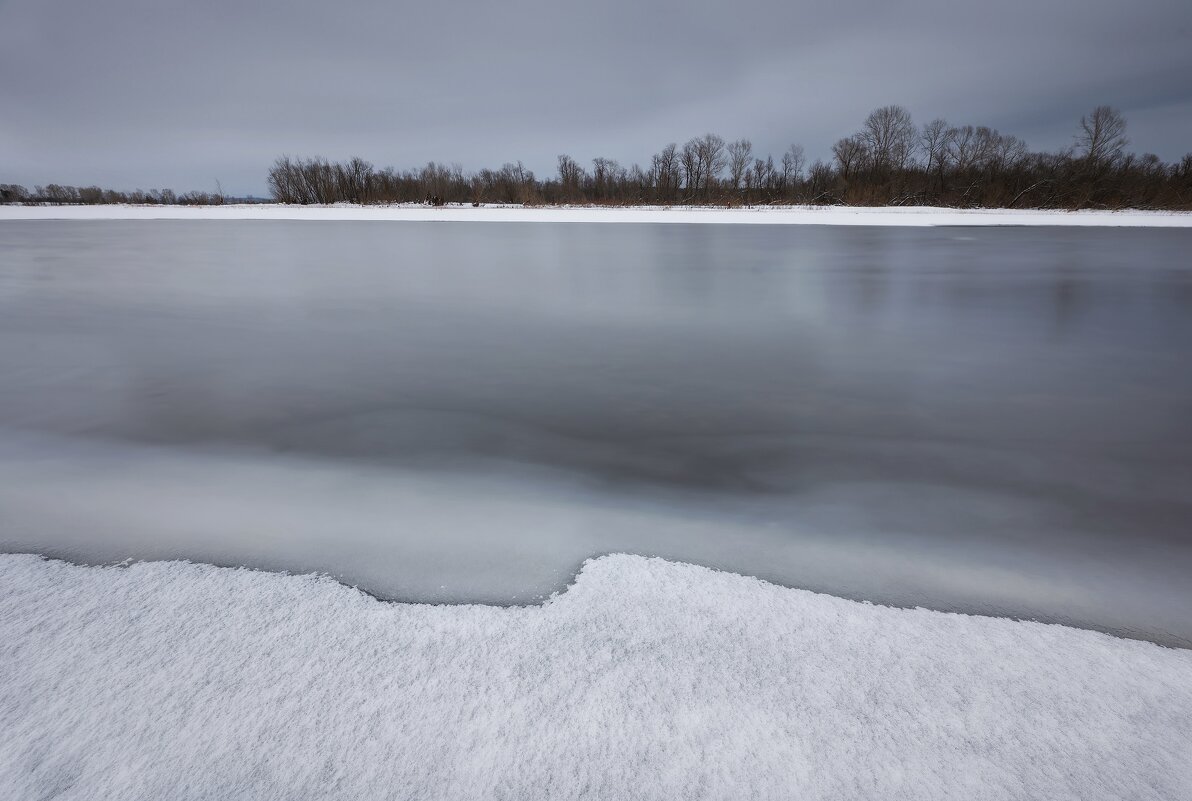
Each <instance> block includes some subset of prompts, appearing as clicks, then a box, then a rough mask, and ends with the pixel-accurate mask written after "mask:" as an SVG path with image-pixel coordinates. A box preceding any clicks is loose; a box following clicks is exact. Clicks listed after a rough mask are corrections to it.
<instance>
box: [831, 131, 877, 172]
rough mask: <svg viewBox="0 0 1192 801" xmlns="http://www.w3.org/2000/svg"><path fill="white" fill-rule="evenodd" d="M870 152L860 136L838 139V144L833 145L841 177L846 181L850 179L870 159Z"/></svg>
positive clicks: (833, 152) (833, 153) (854, 135)
mask: <svg viewBox="0 0 1192 801" xmlns="http://www.w3.org/2000/svg"><path fill="white" fill-rule="evenodd" d="M868 152H869V148H868V146H867V145H866V144H865V140H864V139H862V138H861V135H860V134H853V135H852V136H846V137H845V138H843V139H837V140H836V144H834V145H832V155H833V156H835V158H836V164H837V166H838V167H839V169H840V175H841V177H842V178H844V179H845V180H847V179H848V178H850V177H851V176H852V174H853V173H854V172H855V171H856V170H857V168H858V167H860V166H861V163H862V162H863V161H864V160H865V159H866V158H868Z"/></svg>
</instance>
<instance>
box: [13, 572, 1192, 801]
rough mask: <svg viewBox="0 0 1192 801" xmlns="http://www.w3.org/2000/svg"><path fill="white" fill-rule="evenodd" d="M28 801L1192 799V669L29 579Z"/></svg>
mask: <svg viewBox="0 0 1192 801" xmlns="http://www.w3.org/2000/svg"><path fill="white" fill-rule="evenodd" d="M0 797H4V798H13V799H16V798H48V797H54V798H58V799H115V798H119V799H161V798H171V799H240V798H244V799H250V798H251V799H308V798H309V799H316V798H317V799H374V798H375V799H380V798H395V799H463V798H494V799H539V798H541V799H548V798H549V799H568V798H585V797H590V798H601V799H619V798H634V799H640V798H645V799H650V798H658V799H674V798H741V799H747V798H757V799H789V798H800V799H867V798H873V799H892V798H915V799H945V798H950V799H954V798H965V799H1013V798H1024V799H1025V798H1047V799H1076V798H1081V799H1086V800H1087V799H1119V798H1134V799H1175V798H1189V797H1192V652H1189V651H1181V650H1175V649H1167V648H1161V647H1159V646H1156V645H1152V644H1149V643H1144V642H1137V641H1132V640H1120V639H1115V638H1113V637H1109V636H1107V635H1103V634H1098V633H1094V632H1088V631H1081V630H1076V629H1069V628H1065V627H1062V626H1055V625H1044V624H1039V623H1027V622H1015V621H1009V620H1001V619H994V618H979V617H969V616H964V615H957V614H945V613H940V612H932V611H926V610H906V609H893V608H888V607H881V606H873V605H869V604H863V603H857V602H853V601H847V600H843V599H839V598H833V597H830V596H824V595H817V594H814V593H810V592H806V591H801V590H792V589H786V588H782V587H778V586H775V585H771V584H767V583H765V582H762V581H759V580H757V579H752V578H747V577H743V576H738V575H733V574H728V573H721V572H716V571H713V570H708V569H706V568H700V567H695V566H692V565H686V564H677V563H672V562H666V561H663V560H660V559H650V558H644V557H638V556H628V555H612V556H605V557H601V558H599V559H595V560H592V561H589V562H588V563H586V564H585V566H584V568H583V570H582V571H581V573H580V575H579V576H578V578H577V579H576V582H575V584H574V585H573V587H572V588H571V589H570V590H569V591H567V592H566V593H563V594H561V595H558V596H556V597H554V598H552V599H551V600H550V601H548V602H547V603H546V604H545V605H543V606H541V607H521V608H498V607H486V606H429V605H417V604H395V603H385V602H380V601H377V600H375V599H373V598H371V597H369V596H367V595H365V594H363V593H361V592H358V591H356V590H353V589H351V588H348V587H344V586H342V585H340V584H337V583H336V582H334V581H332V580H331V579H328V578H319V577H314V576H286V575H279V574H272V573H263V572H255V571H250V570H244V569H240V570H233V569H226V568H216V567H211V566H206V565H198V564H190V563H184V562H147V563H136V564H133V565H131V566H128V567H99V568H96V567H80V566H76V565H71V564H67V563H63V562H57V561H49V560H45V559H42V558H40V557H36V556H31V555H3V556H0Z"/></svg>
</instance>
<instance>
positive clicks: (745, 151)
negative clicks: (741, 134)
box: [728, 139, 753, 190]
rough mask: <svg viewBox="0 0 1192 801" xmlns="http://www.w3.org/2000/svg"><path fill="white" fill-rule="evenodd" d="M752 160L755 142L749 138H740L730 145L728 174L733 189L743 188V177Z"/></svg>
mask: <svg viewBox="0 0 1192 801" xmlns="http://www.w3.org/2000/svg"><path fill="white" fill-rule="evenodd" d="M752 160H753V143H752V142H750V141H749V140H748V139H738V140H737V141H735V142H733V143H732V144H730V145H729V146H728V174H729V179H730V180H731V181H732V184H733V189H735V190H740V189H741V179H742V178H744V177H745V175H746V173H748V172H749V163H750V161H752Z"/></svg>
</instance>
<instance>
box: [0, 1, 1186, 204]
mask: <svg viewBox="0 0 1192 801" xmlns="http://www.w3.org/2000/svg"><path fill="white" fill-rule="evenodd" d="M1189 75H1192V6H1190V5H1189V4H1188V3H1187V2H1186V0H1143V2H1139V3H1135V4H1131V5H1127V4H1125V3H1121V2H1105V1H1104V0H1090V2H1084V3H1081V4H1079V6H1074V5H1073V4H1072V3H1071V2H1070V0H1037V1H1036V0H1007V1H1006V2H1001V3H996V4H965V3H957V2H954V0H909V1H907V0H900V1H899V2H880V1H879V0H854V1H853V2H846V3H838V4H831V5H829V4H814V5H813V4H792V3H784V2H778V0H743V1H742V2H737V3H733V4H727V3H719V4H712V3H706V2H680V1H679V0H661V1H660V2H652V3H641V2H634V1H632V0H608V2H605V3H602V4H592V3H587V4H574V3H568V2H559V1H558V0H554V1H548V0H509V2H503V3H499V4H498V3H477V2H470V1H469V0H457V2H454V3H433V2H421V3H409V2H401V3H381V2H362V1H361V0H349V1H347V2H340V3H327V2H314V1H313V0H289V1H288V2H281V0H261V2H254V3H243V2H231V1H230V0H208V2H203V3H194V2H177V1H176V0H109V1H108V2H104V3H95V2H87V1H86V0H0V109H3V113H2V115H0V181H17V182H22V183H27V184H33V183H46V182H50V181H58V182H63V183H76V184H82V183H100V184H103V185H108V186H113V187H117V188H134V187H143V188H150V187H159V186H170V187H173V188H175V189H179V190H185V189H191V188H197V189H208V190H209V189H212V188H214V182H215V180H216V179H217V178H218V179H220V180H221V181H222V182H223V185H224V188H225V189H227V190H229V191H232V192H236V193H246V192H255V193H258V194H261V193H263V192H264V173H265V170H266V169H267V167H268V164H269V163H270V162H271V161H272V160H273V158H274V157H275V156H276V155H278V154H280V153H282V152H289V153H295V154H305V155H313V154H321V155H325V156H328V157H331V158H341V157H346V156H348V155H352V154H359V155H362V156H364V157H365V158H368V159H370V160H372V161H374V162H376V163H378V164H380V165H389V164H392V165H393V166H397V167H402V168H404V167H412V166H417V165H419V164H422V163H425V162H426V161H428V160H430V159H435V160H446V161H459V162H461V163H463V164H464V166H465V167H468V168H477V167H480V166H485V165H493V166H497V165H499V164H500V163H501V162H504V161H510V160H517V159H522V160H523V161H525V162H526V164H527V165H528V166H530V167H531V168H532V169H534V170H536V171H538V172H540V173H548V172H552V171H553V169H554V159H555V156H556V155H557V154H558V153H560V152H569V153H571V154H572V155H574V156H575V157H577V158H579V159H580V160H581V161H586V160H588V159H590V158H592V157H593V156H596V155H604V156H608V157H612V158H616V159H619V160H621V161H622V162H624V163H631V162H633V161H640V162H644V161H647V160H648V159H649V156H650V154H651V153H653V152H654V151H656V150H657V149H658V148H659V147H661V146H662V145H664V144H665V143H666V142H669V141H676V140H677V141H680V142H682V141H683V140H685V139H686V138H688V137H690V136H693V135H696V134H700V133H703V132H705V131H708V130H714V131H717V132H719V133H721V134H722V135H723V136H725V137H729V138H735V137H738V136H748V137H750V138H752V139H753V141H754V144H755V148H756V149H758V150H761V151H762V152H765V151H772V152H774V153H775V154H777V153H780V152H781V151H782V150H784V149H785V147H786V146H787V145H788V144H789V143H790V142H801V143H802V144H804V146H805V147H806V148H807V151H808V153H809V154H810V155H811V156H812V157H816V156H821V157H826V156H827V155H828V149H829V147H830V145H831V142H832V141H834V140H835V139H836V138H837V137H839V136H842V135H844V134H847V133H849V132H851V131H852V130H855V129H856V128H857V127H858V126H859V125H860V122H861V120H862V119H863V118H864V116H865V114H866V113H867V112H868V111H869V110H870V109H872V108H874V107H875V106H878V105H883V104H886V103H891V102H894V103H901V104H903V105H905V106H907V107H908V108H909V109H910V110H911V111H912V113H913V114H914V115H915V117H916V119H917V120H919V121H920V122H922V121H926V120H928V119H930V118H932V117H935V116H946V117H948V118H949V119H951V120H952V121H954V122H957V123H973V124H987V125H992V126H995V127H998V128H1001V129H1002V130H1004V131H1007V132H1010V133H1014V134H1017V135H1019V136H1022V137H1024V138H1025V139H1027V141H1028V142H1029V144H1030V145H1031V146H1032V147H1036V148H1054V147H1062V146H1064V145H1066V144H1068V143H1069V142H1070V141H1071V136H1072V133H1073V130H1074V128H1075V124H1076V120H1077V119H1078V118H1079V117H1080V115H1081V114H1082V113H1083V112H1085V111H1087V110H1088V109H1089V108H1091V107H1092V106H1094V105H1097V104H1100V103H1110V104H1113V105H1116V106H1118V107H1119V108H1121V109H1122V110H1123V111H1124V112H1125V114H1126V116H1127V118H1128V120H1129V122H1130V135H1131V139H1132V142H1133V148H1134V149H1136V150H1138V151H1140V152H1142V151H1150V152H1155V153H1158V154H1159V155H1160V156H1162V157H1163V158H1165V159H1169V160H1172V159H1176V158H1178V157H1179V156H1181V155H1182V154H1183V153H1185V152H1187V151H1189V150H1192V80H1189V78H1188V76H1189Z"/></svg>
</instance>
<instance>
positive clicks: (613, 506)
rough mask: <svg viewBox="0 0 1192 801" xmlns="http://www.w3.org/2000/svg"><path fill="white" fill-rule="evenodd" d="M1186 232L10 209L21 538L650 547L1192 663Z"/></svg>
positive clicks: (399, 567) (4, 512)
mask: <svg viewBox="0 0 1192 801" xmlns="http://www.w3.org/2000/svg"><path fill="white" fill-rule="evenodd" d="M1190 254H1192V230H1187V229H1184V230H1178V229H1174V230H1160V229H1149V230H1148V229H1136V230H1131V229H1108V228H1084V229H1081V228H1047V227H1040V228H896V227H891V228H876V227H852V228H844V227H830V226H799V227H783V226H734V225H675V224H671V225H633V224H627V225H597V224H584V223H573V224H550V223H483V224H478V223H463V222H461V223H450V222H448V223H443V222H439V223H435V222H347V221H338V222H331V221H322V222H294V221H290V222H286V221H89V222H80V221H73V222H71V221H15V220H6V221H0V550H4V551H33V552H39V553H46V554H50V555H54V556H63V557H67V558H71V559H74V560H77V561H84V562H96V561H110V560H120V559H124V558H129V557H131V558H153V559H158V558H188V559H194V560H201V561H207V562H214V563H216V564H224V565H240V564H245V565H251V566H256V567H264V568H270V569H285V570H291V571H302V572H307V571H321V572H328V573H331V574H333V575H335V576H337V577H339V578H340V579H341V580H343V581H345V582H346V583H349V584H356V585H359V586H360V587H362V588H363V589H366V590H368V591H370V592H372V593H374V594H377V595H379V596H382V597H386V598H400V599H407V600H426V601H484V602H495V603H510V602H512V603H523V602H526V603H528V602H533V601H534V600H535V599H538V598H541V597H542V596H544V595H546V594H549V593H551V592H553V591H556V590H559V589H562V588H563V587H565V586H566V585H567V584H568V583H569V581H570V579H571V577H572V576H573V575H574V572H575V570H576V569H577V567H578V566H579V564H580V563H581V562H582V561H583V560H584V559H585V558H587V557H590V556H594V555H597V554H601V553H607V552H610V551H630V552H634V553H645V554H658V555H663V556H667V557H669V558H673V559H679V560H685V561H691V562H696V563H700V564H705V565H710V566H713V567H721V568H726V569H730V570H734V571H737V572H741V573H747V574H751V575H757V576H761V577H763V578H766V579H770V580H774V581H777V582H779V583H782V584H787V585H791V586H798V587H806V588H809V589H815V590H822V591H825V592H829V593H833V594H836V595H842V596H847V597H852V598H860V599H866V600H871V601H875V602H883V603H894V604H900V605H908V606H927V607H931V608H936V609H945V610H958V611H966V612H980V613H988V614H997V615H1010V616H1016V617H1030V618H1037V619H1041V620H1048V621H1056V622H1064V623H1069V624H1073V625H1079V626H1084V627H1091V628H1097V629H1101V630H1106V631H1110V632H1113V633H1118V634H1126V635H1130V636H1135V637H1143V638H1146V639H1151V640H1155V641H1158V642H1163V643H1168V644H1181V645H1189V644H1192V579H1190V578H1189V577H1190V576H1192V255H1190Z"/></svg>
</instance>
